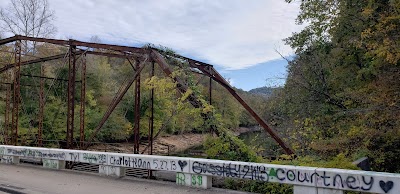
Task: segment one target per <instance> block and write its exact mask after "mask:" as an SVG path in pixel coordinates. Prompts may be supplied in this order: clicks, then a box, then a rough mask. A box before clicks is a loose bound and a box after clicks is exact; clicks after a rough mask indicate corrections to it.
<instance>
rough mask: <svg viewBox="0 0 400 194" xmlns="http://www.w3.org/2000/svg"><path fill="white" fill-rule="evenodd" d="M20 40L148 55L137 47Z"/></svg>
mask: <svg viewBox="0 0 400 194" xmlns="http://www.w3.org/2000/svg"><path fill="white" fill-rule="evenodd" d="M16 37H17V39H19V40H28V41H34V42H44V43H51V44H56V45H62V46H75V47H78V46H80V47H88V48H96V49H107V50H114V51H129V52H135V53H142V54H145V53H146V49H143V48H137V47H129V46H120V45H112V44H101V43H92V42H83V41H78V40H73V39H70V40H57V39H48V38H34V37H28V36H16Z"/></svg>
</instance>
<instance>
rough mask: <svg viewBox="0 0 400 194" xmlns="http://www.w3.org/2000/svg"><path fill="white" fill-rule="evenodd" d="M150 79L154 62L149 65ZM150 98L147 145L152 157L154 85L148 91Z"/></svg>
mask: <svg viewBox="0 0 400 194" xmlns="http://www.w3.org/2000/svg"><path fill="white" fill-rule="evenodd" d="M151 77H154V61H152V63H151ZM150 98H151V102H150V103H151V104H150V108H151V115H150V134H149V137H150V138H149V140H150V141H149V143H150V155H153V133H154V85H153V87H151V91H150Z"/></svg>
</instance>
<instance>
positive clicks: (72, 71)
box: [66, 46, 76, 149]
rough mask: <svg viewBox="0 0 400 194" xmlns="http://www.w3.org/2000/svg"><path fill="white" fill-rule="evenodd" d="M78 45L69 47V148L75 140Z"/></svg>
mask: <svg viewBox="0 0 400 194" xmlns="http://www.w3.org/2000/svg"><path fill="white" fill-rule="evenodd" d="M75 52H76V47H75V46H70V48H69V55H68V57H69V64H68V99H67V105H68V107H67V136H66V137H67V148H68V149H72V147H73V140H74V118H75V111H74V109H75V99H74V97H75V76H76V53H75Z"/></svg>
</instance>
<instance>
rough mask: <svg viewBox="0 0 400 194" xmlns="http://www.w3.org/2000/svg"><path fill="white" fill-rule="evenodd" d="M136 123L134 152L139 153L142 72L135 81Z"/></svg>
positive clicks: (137, 64) (137, 66) (137, 65)
mask: <svg viewBox="0 0 400 194" xmlns="http://www.w3.org/2000/svg"><path fill="white" fill-rule="evenodd" d="M138 68H139V62H138V61H137V62H136V69H138ZM134 108H135V119H134V120H135V125H134V128H133V137H134V138H133V153H135V154H139V144H140V143H139V141H140V137H139V130H140V73H139V75H138V76H137V78H136V82H135V107H134Z"/></svg>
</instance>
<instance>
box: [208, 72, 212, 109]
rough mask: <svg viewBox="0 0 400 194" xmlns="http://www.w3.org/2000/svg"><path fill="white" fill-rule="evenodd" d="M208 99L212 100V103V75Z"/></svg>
mask: <svg viewBox="0 0 400 194" xmlns="http://www.w3.org/2000/svg"><path fill="white" fill-rule="evenodd" d="M208 99H209V100H210V105H212V78H211V77H210V83H209V87H208Z"/></svg>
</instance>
